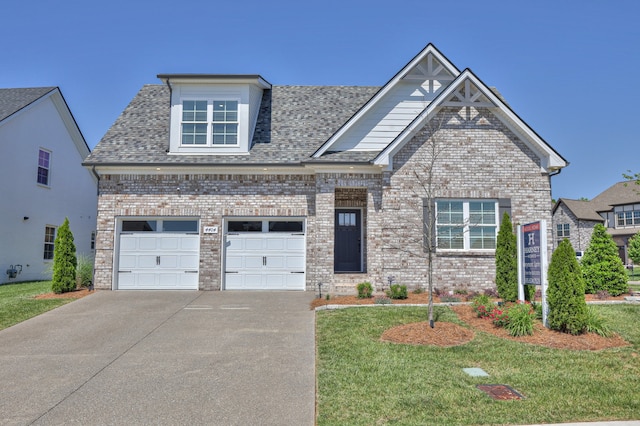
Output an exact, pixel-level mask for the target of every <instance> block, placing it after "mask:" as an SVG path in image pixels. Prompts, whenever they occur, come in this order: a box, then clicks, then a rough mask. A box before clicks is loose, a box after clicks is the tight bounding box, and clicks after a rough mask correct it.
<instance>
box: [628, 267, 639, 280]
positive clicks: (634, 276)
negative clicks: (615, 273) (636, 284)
mask: <svg viewBox="0 0 640 426" xmlns="http://www.w3.org/2000/svg"><path fill="white" fill-rule="evenodd" d="M625 270H626V271H627V277H629V280H631V281H640V267H637V266H634V267H633V270H631V269H626V268H625Z"/></svg>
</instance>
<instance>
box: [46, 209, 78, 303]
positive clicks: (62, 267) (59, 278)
mask: <svg viewBox="0 0 640 426" xmlns="http://www.w3.org/2000/svg"><path fill="white" fill-rule="evenodd" d="M77 264H78V260H77V258H76V246H75V244H74V243H73V234H72V233H71V229H69V219H68V218H65V219H64V223H63V224H62V225H60V227H59V228H58V234H57V235H56V239H55V241H54V247H53V278H52V281H53V283H52V284H51V289H52V290H53V292H54V293H58V294H59V293H66V292H68V291H72V290H74V289H75V288H76V266H77Z"/></svg>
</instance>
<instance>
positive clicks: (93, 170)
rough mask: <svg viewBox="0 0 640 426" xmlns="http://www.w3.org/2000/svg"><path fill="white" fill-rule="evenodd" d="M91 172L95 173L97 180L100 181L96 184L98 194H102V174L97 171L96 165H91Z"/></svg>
mask: <svg viewBox="0 0 640 426" xmlns="http://www.w3.org/2000/svg"><path fill="white" fill-rule="evenodd" d="M91 173H93V175H94V176H95V177H96V180H97V181H98V184H97V185H96V195H97V196H98V197H99V196H100V175H99V174H98V172H96V166H95V165H93V166H91Z"/></svg>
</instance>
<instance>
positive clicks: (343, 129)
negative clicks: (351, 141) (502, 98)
mask: <svg viewBox="0 0 640 426" xmlns="http://www.w3.org/2000/svg"><path fill="white" fill-rule="evenodd" d="M429 54H432V55H433V56H435V57H436V59H437V60H438V61H439V62H440V63H441V64H443V65H444V66H445V67H446V70H447V71H448V72H449V73H451V74H452V75H453V76H454V78H455V77H456V76H458V74H460V71H459V70H458V68H456V66H455V65H453V64H452V63H451V62H450V61H449V59H447V57H446V56H444V55H443V54H442V53H441V52H440V51H439V50H438V49H436V47H435V46H434V45H433V44H431V43H429V44H428V45H427V46H426V47H425V48H424V49H422V51H421V52H420V53H418V54H417V55H416V56H415V57H414V58H413V59H412V60H411V61H410V62H409V63H408V64H407V65H405V66H404V67H403V68H402V69H401V70H400V71H398V73H396V75H394V76H393V77H392V78H391V80H389V81H388V82H387V83H386V84H385V85H384V86H382V88H381V89H380V90H379V91H378V92H377V93H376V94H375V95H373V97H371V99H369V101H367V103H365V104H364V105H363V106H362V108H360V109H359V110H358V111H357V112H356V113H355V114H354V115H353V116H352V117H351V118H350V119H349V120H347V122H346V123H345V124H343V125H342V127H340V128H339V129H338V130H337V131H336V132H335V133H334V134H333V135H332V136H331V137H330V138H329V139H327V141H326V142H325V143H324V144H323V145H322V146H321V147H320V148H318V149H317V150H316V152H314V153H313V154H312V156H311V157H312V158H318V157H320V156H321V155H322V154H324V153H325V152H327V151H329V150H330V148H331V147H332V146H333V145H334V144H335V143H336V141H337V140H338V139H339V138H340V137H341V136H342V135H344V134H345V133H346V132H347V130H349V129H350V128H352V127H353V126H354V124H355V123H357V122H358V121H359V120H360V119H361V118H362V117H363V116H364V115H365V114H366V113H367V112H368V111H370V110H371V109H372V108H374V107H375V105H376V104H377V103H378V101H380V99H382V98H383V97H384V96H385V95H386V94H387V93H389V92H390V91H391V89H393V88H394V87H395V86H396V85H397V84H398V82H399V81H400V80H402V79H403V78H404V77H405V76H407V74H408V73H409V72H410V71H411V70H412V69H413V68H414V67H416V65H418V64H419V63H420V62H421V61H422V60H423V59H425V58H426V57H427V56H428V55H429Z"/></svg>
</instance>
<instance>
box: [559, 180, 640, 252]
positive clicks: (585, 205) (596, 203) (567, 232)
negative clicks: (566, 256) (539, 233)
mask: <svg viewBox="0 0 640 426" xmlns="http://www.w3.org/2000/svg"><path fill="white" fill-rule="evenodd" d="M552 215H553V226H552V228H553V232H554V235H553V238H554V247H557V245H558V244H559V243H560V241H562V240H563V239H564V238H568V239H569V241H571V245H572V246H573V248H574V249H575V250H576V252H584V251H585V250H586V249H587V247H588V246H589V242H590V241H591V234H592V233H593V227H594V226H596V224H598V223H601V224H602V225H604V227H605V228H607V233H609V234H610V235H611V236H612V237H613V240H614V241H615V242H616V245H617V246H618V254H619V255H620V258H621V259H622V261H623V262H624V264H625V265H629V264H631V263H632V261H631V259H630V258H629V254H628V248H629V238H631V237H632V236H633V235H635V234H636V233H637V232H638V231H640V187H638V186H637V185H635V184H634V183H633V182H618V183H616V184H614V185H612V186H611V187H609V188H607V189H606V190H604V191H603V192H601V193H600V194H598V195H597V196H596V197H595V198H593V199H592V200H589V201H585V200H571V199H567V198H560V199H558V201H557V202H556V204H555V205H554V206H553V210H552Z"/></svg>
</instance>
